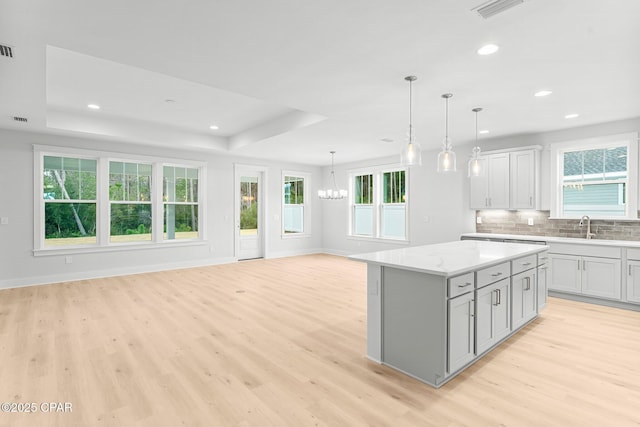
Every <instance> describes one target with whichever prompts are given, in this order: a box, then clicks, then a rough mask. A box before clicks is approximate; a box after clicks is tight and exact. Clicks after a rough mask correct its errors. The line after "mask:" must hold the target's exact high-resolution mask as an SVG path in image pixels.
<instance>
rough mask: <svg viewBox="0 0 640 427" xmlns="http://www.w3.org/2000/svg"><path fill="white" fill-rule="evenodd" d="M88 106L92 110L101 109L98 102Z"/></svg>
mask: <svg viewBox="0 0 640 427" xmlns="http://www.w3.org/2000/svg"><path fill="white" fill-rule="evenodd" d="M87 108H91V109H92V110H99V109H100V106H99V105H98V104H89V105H87Z"/></svg>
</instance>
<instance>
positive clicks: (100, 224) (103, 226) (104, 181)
mask: <svg viewBox="0 0 640 427" xmlns="http://www.w3.org/2000/svg"><path fill="white" fill-rule="evenodd" d="M96 167H97V168H98V171H97V173H96V185H97V187H98V188H97V189H96V193H97V202H96V203H97V204H98V206H97V207H96V214H97V215H98V218H96V223H97V228H98V230H97V233H96V236H97V240H98V246H106V245H108V244H109V230H110V226H109V224H110V222H111V209H110V208H111V203H110V200H109V159H108V158H105V157H103V158H100V159H98V162H97V165H96Z"/></svg>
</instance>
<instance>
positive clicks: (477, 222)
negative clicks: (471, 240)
mask: <svg viewBox="0 0 640 427" xmlns="http://www.w3.org/2000/svg"><path fill="white" fill-rule="evenodd" d="M476 224H482V217H481V216H477V217H476Z"/></svg>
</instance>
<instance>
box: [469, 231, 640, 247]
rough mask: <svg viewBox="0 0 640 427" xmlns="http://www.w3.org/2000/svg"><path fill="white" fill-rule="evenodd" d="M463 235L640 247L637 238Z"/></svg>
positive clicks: (483, 237)
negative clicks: (605, 238)
mask: <svg viewBox="0 0 640 427" xmlns="http://www.w3.org/2000/svg"><path fill="white" fill-rule="evenodd" d="M461 237H471V238H474V239H478V238H479V239H509V240H529V241H536V242H546V243H569V244H578V245H592V246H614V247H621V248H640V242H638V241H635V240H604V239H598V238H595V239H578V238H575V237H554V236H530V235H525V234H497V233H465V234H463V235H462V236H461Z"/></svg>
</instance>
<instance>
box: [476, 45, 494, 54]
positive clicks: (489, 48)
mask: <svg viewBox="0 0 640 427" xmlns="http://www.w3.org/2000/svg"><path fill="white" fill-rule="evenodd" d="M498 49H500V47H499V46H496V45H495V44H486V45H484V46H482V47H481V48H480V49H478V50H477V52H478V55H491V54H493V53H496V52H497V51H498Z"/></svg>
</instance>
